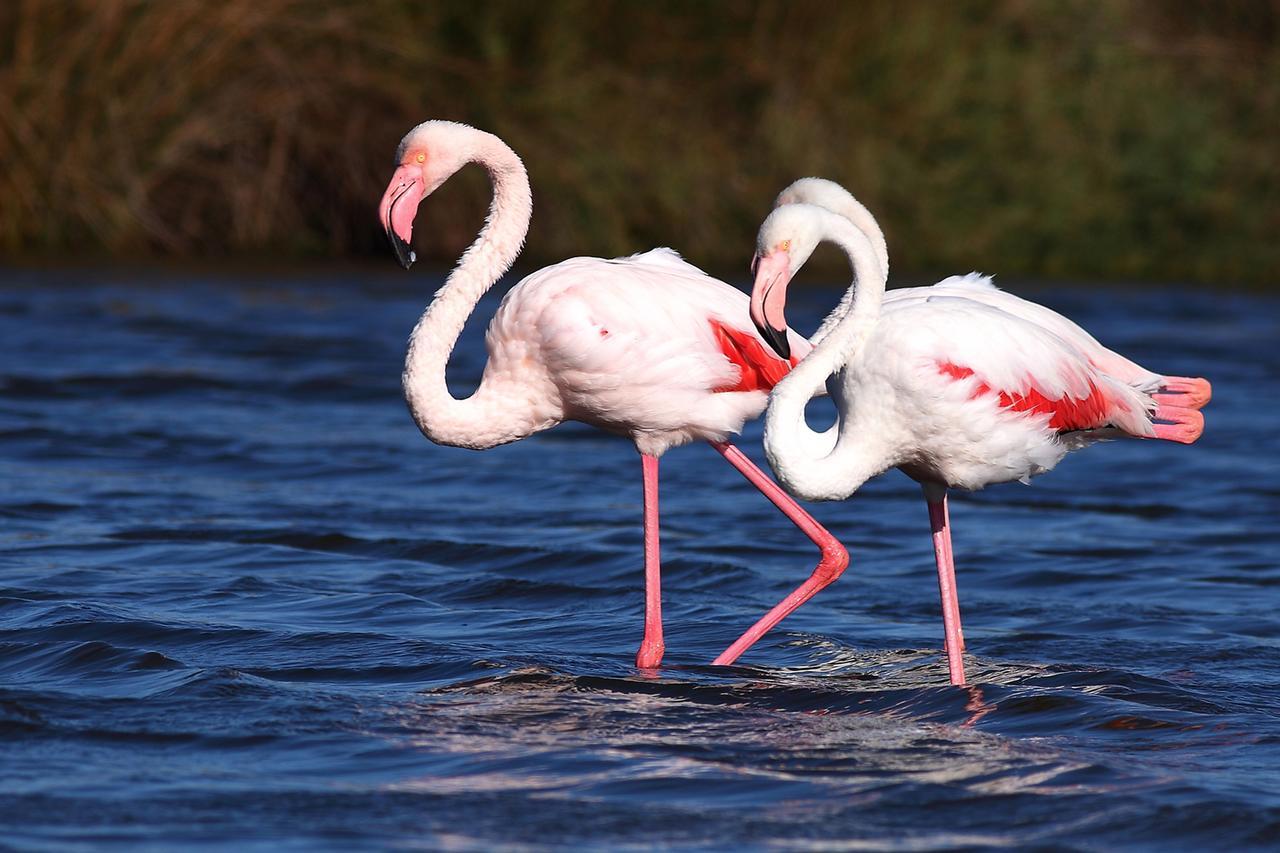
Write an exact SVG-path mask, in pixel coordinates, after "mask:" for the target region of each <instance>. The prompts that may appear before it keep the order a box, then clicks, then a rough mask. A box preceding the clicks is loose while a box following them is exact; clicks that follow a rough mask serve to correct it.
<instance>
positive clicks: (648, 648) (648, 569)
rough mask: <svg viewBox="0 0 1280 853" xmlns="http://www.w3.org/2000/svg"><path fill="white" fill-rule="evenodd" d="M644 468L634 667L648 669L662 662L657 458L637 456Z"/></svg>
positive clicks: (664, 649)
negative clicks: (639, 633) (640, 624)
mask: <svg viewBox="0 0 1280 853" xmlns="http://www.w3.org/2000/svg"><path fill="white" fill-rule="evenodd" d="M640 460H641V464H642V465H643V467H644V639H643V640H641V641H640V650H639V651H638V652H636V666H638V667H641V668H642V669H651V668H653V667H656V666H657V665H658V664H659V663H661V662H662V653H663V652H664V651H666V644H665V643H663V642H662V559H661V556H660V554H659V550H658V457H656V456H648V455H646V454H641V456H640Z"/></svg>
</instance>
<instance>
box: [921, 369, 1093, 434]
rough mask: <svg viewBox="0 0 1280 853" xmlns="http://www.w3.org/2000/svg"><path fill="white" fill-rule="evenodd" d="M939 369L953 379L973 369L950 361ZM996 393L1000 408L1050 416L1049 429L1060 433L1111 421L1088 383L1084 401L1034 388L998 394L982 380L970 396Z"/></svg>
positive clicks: (965, 374) (962, 376) (967, 373)
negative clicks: (1046, 393)
mask: <svg viewBox="0 0 1280 853" xmlns="http://www.w3.org/2000/svg"><path fill="white" fill-rule="evenodd" d="M938 369H939V370H940V371H942V373H944V374H946V375H947V376H950V377H952V378H953V379H965V378H967V377H969V376H972V375H973V370H972V369H971V368H968V367H963V366H961V365H958V364H952V363H951V362H939V364H938ZM992 393H994V394H997V395H998V396H999V399H1000V406H1001V407H1002V408H1005V409H1009V410H1010V411H1013V412H1027V413H1028V414H1037V415H1038V414H1047V415H1049V428H1050V429H1055V430H1058V431H1060V432H1066V431H1068V430H1076V429H1098V428H1099V427H1104V426H1106V425H1107V422H1108V420H1109V419H1110V418H1109V416H1108V414H1107V410H1108V408H1109V407H1108V404H1107V398H1106V397H1105V396H1104V395H1103V393H1102V391H1100V390H1099V389H1098V386H1097V385H1095V384H1094V383H1093V381H1092V380H1090V381H1089V395H1088V396H1087V397H1084V398H1083V399H1077V398H1075V397H1066V396H1064V397H1060V398H1059V399H1057V400H1050V399H1049V398H1048V397H1046V396H1044V395H1043V394H1041V393H1040V392H1039V391H1037V390H1036V389H1035V388H1034V387H1033V388H1031V390H1029V391H1027V392H1026V393H1025V394H1019V393H1017V392H1014V391H997V390H995V389H993V388H992V387H991V386H990V385H988V384H987V383H985V382H982V381H981V380H979V381H978V384H977V385H975V386H974V389H973V397H974V398H975V399H976V398H978V397H981V396H982V395H983V394H992Z"/></svg>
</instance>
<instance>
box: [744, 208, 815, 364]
mask: <svg viewBox="0 0 1280 853" xmlns="http://www.w3.org/2000/svg"><path fill="white" fill-rule="evenodd" d="M820 211H822V209H821V208H818V207H815V206H813V205H810V204H786V205H784V206H782V207H779V208H778V209H776V210H774V211H773V213H770V214H769V216H768V218H767V219H765V221H764V224H762V225H761V226H760V234H759V236H758V237H757V239H756V256H755V259H754V260H753V261H752V269H753V270H754V272H755V284H754V285H753V286H752V288H751V321H752V322H753V323H755V325H756V329H758V330H759V331H760V335H761V337H763V338H764V339H765V341H767V342H768V344H769V346H771V347H773V349H774V351H775V352H776V353H777V354H778V355H780V356H782V357H783V358H787V359H789V358H791V344H790V342H788V340H787V318H786V314H785V311H784V309H785V307H786V304H787V285H789V284H790V283H791V277H792V276H793V275H795V274H796V272H797V271H798V270H799V269H800V267H802V266H804V263H805V261H807V260H809V256H810V255H811V254H813V250H814V249H815V248H817V246H818V243H819V241H820V240H821V236H822V234H821V231H820V229H819V220H820Z"/></svg>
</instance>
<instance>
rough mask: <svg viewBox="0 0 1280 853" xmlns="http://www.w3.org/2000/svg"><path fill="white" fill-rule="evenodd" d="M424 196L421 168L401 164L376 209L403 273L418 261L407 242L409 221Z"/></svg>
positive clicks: (410, 227)
mask: <svg viewBox="0 0 1280 853" xmlns="http://www.w3.org/2000/svg"><path fill="white" fill-rule="evenodd" d="M425 195H426V183H425V182H424V181H423V178H422V167H421V166H413V165H408V164H405V165H403V166H401V167H400V168H398V169H396V171H395V174H394V175H392V176H391V183H390V184H388V185H387V191H386V192H385V193H383V194H382V203H381V204H379V205H378V220H379V221H380V222H381V223H382V227H383V228H384V229H385V230H386V232H387V238H388V239H389V240H390V241H391V248H392V249H393V250H395V253H396V260H398V261H399V262H400V266H402V267H404V268H405V269H408V268H409V267H410V266H412V265H413V262H414V261H416V260H417V259H418V256H417V255H416V254H415V253H414V251H413V249H411V248H410V247H409V241H410V240H411V239H412V238H413V218H414V216H416V215H417V213H418V203H419V202H420V201H422V199H423V197H424V196H425Z"/></svg>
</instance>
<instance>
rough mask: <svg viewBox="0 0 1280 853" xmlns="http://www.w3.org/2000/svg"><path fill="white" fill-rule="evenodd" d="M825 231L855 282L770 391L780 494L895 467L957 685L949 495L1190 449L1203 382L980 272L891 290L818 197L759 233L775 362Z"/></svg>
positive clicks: (755, 311)
mask: <svg viewBox="0 0 1280 853" xmlns="http://www.w3.org/2000/svg"><path fill="white" fill-rule="evenodd" d="M823 183H829V182H823ZM832 186H834V185H832ZM811 189H812V188H811ZM826 189H827V190H830V187H827V188H826ZM840 191H841V192H843V190H840ZM784 195H785V193H784ZM846 195H847V193H846ZM787 200H794V199H785V198H780V201H787ZM825 203H827V204H830V205H831V206H832V207H834V208H837V209H838V207H839V203H838V200H837V201H835V202H833V201H831V200H829V199H828V200H827V201H826V202H825ZM824 240H827V241H830V242H833V243H835V244H836V245H837V246H839V247H840V248H841V249H843V250H844V251H845V253H846V254H847V255H848V257H849V260H850V263H851V265H852V267H853V271H854V283H853V285H852V286H851V287H850V288H849V290H848V292H847V293H846V295H845V297H844V299H843V300H842V302H841V304H840V306H839V307H838V308H837V309H836V310H835V311H834V312H833V313H832V314H831V315H830V316H829V317H828V318H827V320H826V321H825V322H824V323H823V325H822V327H821V328H820V329H819V331H818V333H817V334H815V335H814V337H813V339H812V341H813V344H814V346H813V349H812V351H811V352H810V353H809V354H808V355H807V356H806V357H805V358H804V359H803V360H802V361H801V362H800V363H799V364H798V365H797V366H796V367H794V368H793V369H792V371H791V372H790V373H789V374H788V375H787V376H786V377H785V378H784V379H782V380H781V381H780V382H779V383H778V384H777V386H776V387H775V388H774V391H773V395H772V398H771V400H772V402H771V404H770V407H769V411H768V414H767V415H766V417H765V440H764V446H765V453H766V455H767V456H768V459H769V464H770V466H771V467H772V468H773V470H774V473H775V475H776V476H777V477H778V480H779V482H781V483H782V485H783V486H784V487H785V488H786V489H787V491H789V492H790V493H791V494H793V495H796V496H798V497H802V498H805V499H808V500H842V499H845V498H847V497H849V496H850V495H851V494H853V492H855V491H856V490H857V489H858V488H859V487H860V486H861V485H862V484H863V483H865V482H866V481H867V480H868V479H870V478H871V477H874V476H876V475H877V474H880V473H882V472H883V471H885V470H887V469H889V468H892V467H897V468H898V469H900V470H901V471H903V472H904V473H906V474H907V475H908V476H909V477H911V478H912V479H914V480H916V481H917V482H919V483H920V484H921V486H922V487H923V489H924V494H925V499H926V501H927V503H928V508H929V522H930V527H931V529H932V532H933V547H934V557H935V561H936V563H937V569H938V586H939V591H940V593H941V597H942V613H943V627H944V634H945V643H946V653H947V665H948V670H949V674H950V678H951V683H953V684H963V683H964V680H965V674H964V661H963V657H962V652H963V650H964V639H963V635H962V632H961V627H960V607H959V601H958V598H957V595H956V584H955V564H954V559H953V556H952V551H951V532H950V520H949V517H948V511H947V490H948V489H951V488H959V489H966V490H974V489H980V488H982V487H984V486H987V485H990V484H992V483H1003V482H1008V481H1012V480H1021V481H1023V482H1027V481H1029V480H1030V478H1031V477H1033V476H1035V475H1037V474H1041V473H1044V472H1045V471H1048V470H1050V469H1052V468H1053V467H1054V466H1055V465H1057V463H1058V462H1059V461H1060V460H1061V459H1062V457H1063V456H1065V455H1066V453H1067V452H1068V451H1070V450H1075V449H1078V448H1081V447H1084V446H1086V445H1089V444H1092V443H1093V442H1095V441H1098V440H1101V439H1107V438H1116V437H1126V436H1129V437H1138V438H1158V439H1164V440H1167V441H1176V442H1181V443H1185V444H1190V443H1191V442H1194V441H1195V440H1196V439H1197V438H1199V437H1200V434H1201V433H1202V432H1203V429H1204V418H1203V416H1202V415H1201V414H1200V412H1199V411H1198V409H1200V408H1201V407H1202V406H1204V405H1205V404H1206V403H1208V401H1209V398H1210V395H1211V390H1210V386H1209V383H1208V382H1207V381H1205V380H1204V379H1199V378H1188V377H1175V376H1161V375H1160V374H1157V373H1152V372H1151V371H1148V370H1146V369H1145V368H1142V367H1140V366H1138V365H1137V364H1135V363H1134V362H1132V361H1130V360H1129V359H1127V358H1124V357H1123V356H1120V355H1118V354H1116V353H1114V352H1112V351H1110V350H1108V349H1106V348H1105V347H1103V346H1102V345H1101V344H1099V343H1098V342H1097V341H1096V340H1095V339H1094V338H1092V337H1091V336H1090V335H1089V334H1088V333H1087V332H1085V331H1084V330H1083V329H1081V328H1080V327H1079V326H1078V325H1076V324H1075V323H1073V322H1072V321H1070V320H1068V319H1067V318H1065V317H1063V316H1061V315H1060V314H1057V313H1055V312H1053V311H1050V310H1049V309H1047V308H1044V307H1043V306H1040V305H1036V304H1034V303H1031V302H1027V301H1026V300H1022V299H1018V298H1017V297H1013V296H1011V295H1009V294H1005V293H1002V292H1001V291H999V290H997V289H996V288H995V287H994V285H992V284H991V281H990V279H989V278H988V277H986V276H980V275H977V274H976V273H973V274H970V275H967V276H953V277H951V278H949V279H946V280H944V281H942V282H939V283H938V284H936V285H933V286H932V287H919V288H909V289H902V290H896V291H893V292H891V293H889V294H887V295H886V293H885V278H886V276H885V272H884V270H885V266H884V264H883V263H881V262H880V261H879V259H878V258H877V257H876V252H875V250H874V247H873V244H872V242H871V241H869V239H868V237H867V236H866V235H865V234H864V233H863V231H862V230H860V229H858V228H856V227H854V226H853V225H852V224H851V222H850V221H849V220H848V219H847V218H846V217H844V216H840V215H838V214H836V213H833V212H832V211H831V210H829V209H827V208H826V207H822V206H817V205H813V204H785V205H783V206H780V207H778V208H777V209H775V210H774V211H773V212H772V213H771V214H770V215H769V217H768V218H767V219H766V220H765V222H764V224H763V225H762V226H761V228H760V233H759V237H758V241H757V259H758V267H757V271H756V277H755V285H754V288H753V290H752V295H751V316H752V319H753V320H754V322H755V324H756V327H757V328H758V329H759V330H760V332H761V334H762V335H763V336H764V337H765V338H766V339H767V340H768V341H769V342H770V345H771V346H773V347H774V349H775V351H777V352H778V353H779V355H781V356H782V357H783V358H787V357H789V355H790V352H791V351H790V349H789V345H790V341H789V339H788V338H787V337H786V336H784V335H783V332H782V330H783V329H784V328H785V321H784V310H783V309H784V307H785V303H786V291H787V285H788V283H789V282H790V280H791V278H792V276H794V275H795V274H796V272H797V271H798V270H799V269H800V268H801V267H802V266H803V265H804V263H805V261H807V260H808V258H809V255H810V253H812V251H813V250H814V248H815V247H816V246H817V245H818V243H819V242H821V241H824ZM793 334H794V333H793ZM824 389H825V390H826V391H829V392H830V394H831V396H832V398H833V399H834V401H835V403H836V406H837V409H838V411H839V418H838V421H837V423H836V425H835V426H833V427H832V428H831V429H829V430H827V431H826V432H823V433H818V432H815V431H813V430H812V429H810V428H809V427H808V425H807V424H806V423H805V419H804V406H805V403H806V402H808V400H809V399H810V398H811V397H813V396H814V395H815V394H816V393H821V391H822V390H824Z"/></svg>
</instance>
